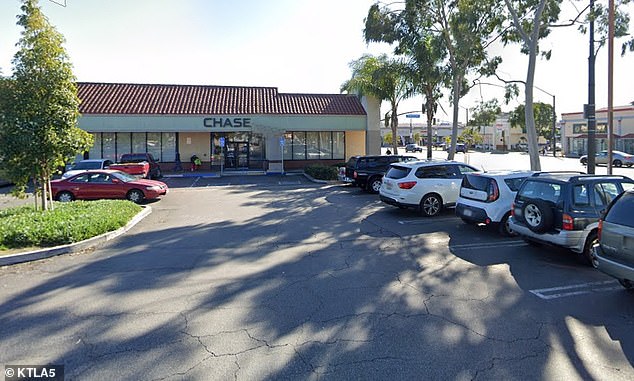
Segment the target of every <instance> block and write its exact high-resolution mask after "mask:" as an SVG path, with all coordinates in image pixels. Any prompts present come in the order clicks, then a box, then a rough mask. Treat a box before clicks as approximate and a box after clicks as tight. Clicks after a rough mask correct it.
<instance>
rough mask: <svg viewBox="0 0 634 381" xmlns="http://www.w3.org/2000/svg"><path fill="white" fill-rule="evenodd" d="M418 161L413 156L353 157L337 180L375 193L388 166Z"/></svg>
mask: <svg viewBox="0 0 634 381" xmlns="http://www.w3.org/2000/svg"><path fill="white" fill-rule="evenodd" d="M410 160H419V159H418V158H416V157H414V156H401V155H392V156H353V157H351V158H350V160H348V162H347V163H346V170H345V174H344V173H343V171H342V173H341V175H340V176H339V180H340V181H343V182H347V183H351V184H353V185H355V186H358V187H361V188H363V189H365V190H366V191H368V192H371V193H377V192H378V191H379V189H380V188H381V181H382V180H383V175H384V174H385V172H387V170H388V168H389V167H390V164H392V163H399V162H402V161H410Z"/></svg>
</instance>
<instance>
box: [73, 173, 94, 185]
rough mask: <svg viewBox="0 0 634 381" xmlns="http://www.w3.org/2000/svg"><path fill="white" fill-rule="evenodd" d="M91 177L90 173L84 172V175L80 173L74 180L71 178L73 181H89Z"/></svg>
mask: <svg viewBox="0 0 634 381" xmlns="http://www.w3.org/2000/svg"><path fill="white" fill-rule="evenodd" d="M89 178H90V174H89V173H84V174H83V175H79V176H77V177H75V178H74V179H73V180H71V182H72V183H87V182H88V179H89Z"/></svg>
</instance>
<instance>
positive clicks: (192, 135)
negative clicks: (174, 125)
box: [178, 132, 211, 163]
mask: <svg viewBox="0 0 634 381" xmlns="http://www.w3.org/2000/svg"><path fill="white" fill-rule="evenodd" d="M210 139H211V137H210V134H209V133H208V132H181V133H179V142H178V151H179V152H180V154H181V161H182V162H183V163H188V162H189V158H190V157H191V156H192V155H194V154H196V155H197V156H198V157H199V158H200V160H202V161H206V162H208V161H209V154H210V150H211V140H210Z"/></svg>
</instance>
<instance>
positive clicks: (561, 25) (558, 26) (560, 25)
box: [548, 4, 590, 28]
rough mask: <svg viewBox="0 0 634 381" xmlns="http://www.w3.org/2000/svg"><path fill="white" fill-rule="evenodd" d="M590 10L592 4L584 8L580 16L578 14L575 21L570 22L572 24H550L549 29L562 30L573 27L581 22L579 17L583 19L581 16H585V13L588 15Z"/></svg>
mask: <svg viewBox="0 0 634 381" xmlns="http://www.w3.org/2000/svg"><path fill="white" fill-rule="evenodd" d="M589 8H590V4H588V5H586V7H585V8H583V9H582V10H581V12H579V14H577V17H575V18H574V19H572V20H570V22H568V23H566V24H548V27H550V28H562V27H568V26H573V25H575V24H576V23H577V21H578V20H579V17H581V15H583V14H584V13H586V11H587V10H588V9H589ZM581 24H583V23H581Z"/></svg>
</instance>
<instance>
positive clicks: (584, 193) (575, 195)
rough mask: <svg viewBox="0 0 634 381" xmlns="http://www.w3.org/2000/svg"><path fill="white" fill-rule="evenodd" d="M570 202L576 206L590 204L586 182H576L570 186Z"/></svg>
mask: <svg viewBox="0 0 634 381" xmlns="http://www.w3.org/2000/svg"><path fill="white" fill-rule="evenodd" d="M572 203H573V204H575V205H577V206H588V205H590V197H589V196H588V185H587V184H577V185H575V186H574V187H573V188H572Z"/></svg>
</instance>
